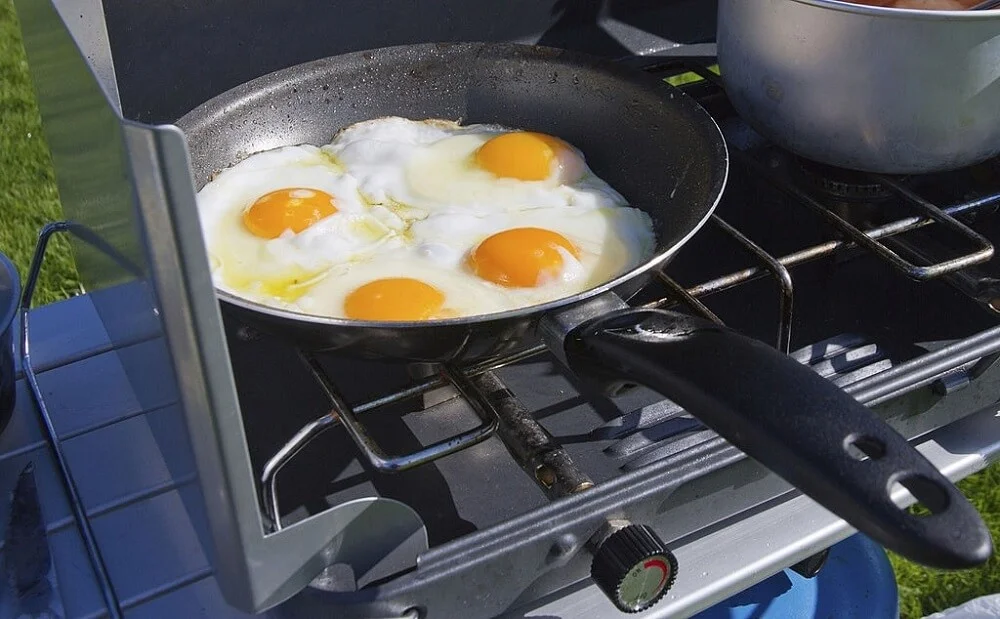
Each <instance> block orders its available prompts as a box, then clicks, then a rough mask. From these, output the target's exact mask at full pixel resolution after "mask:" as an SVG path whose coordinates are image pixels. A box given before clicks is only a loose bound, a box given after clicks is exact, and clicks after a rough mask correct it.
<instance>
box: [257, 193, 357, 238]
mask: <svg viewBox="0 0 1000 619" xmlns="http://www.w3.org/2000/svg"><path fill="white" fill-rule="evenodd" d="M336 212H337V207H336V206H335V205H334V202H333V196H331V195H330V194H328V193H326V192H325V191H319V190H318V189H305V188H301V187H290V188H288V189H279V190H277V191H272V192H271V193H268V194H264V195H263V196H261V197H259V198H257V201H256V202H254V203H253V204H251V205H250V206H249V207H248V208H247V209H246V210H245V211H243V225H245V226H246V227H247V229H248V230H250V232H251V233H253V234H254V236H259V237H261V238H265V239H274V238H277V237H279V236H281V233H282V232H284V231H285V230H291V231H292V232H294V233H296V234H298V233H299V232H302V231H303V230H305V229H306V228H308V227H309V226H311V225H313V224H314V223H316V222H317V221H319V220H321V219H324V218H326V217H329V216H330V215H333V214H334V213H336Z"/></svg>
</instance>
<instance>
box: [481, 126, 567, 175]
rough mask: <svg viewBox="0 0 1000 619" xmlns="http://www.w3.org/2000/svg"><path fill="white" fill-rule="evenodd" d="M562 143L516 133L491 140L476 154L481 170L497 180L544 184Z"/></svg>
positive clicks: (530, 134)
mask: <svg viewBox="0 0 1000 619" xmlns="http://www.w3.org/2000/svg"><path fill="white" fill-rule="evenodd" d="M563 148H564V147H563V145H562V143H561V142H560V141H559V140H558V139H557V138H554V137H552V136H550V135H545V134H544V133H534V132H531V131H514V132H511V133H503V134H500V135H498V136H496V137H495V138H490V140H489V141H487V142H486V143H485V144H483V145H482V146H480V147H479V150H477V151H476V163H477V164H478V165H479V167H481V168H483V169H485V170H488V171H490V172H492V173H493V174H495V175H497V176H502V177H506V178H517V179H520V180H522V181H540V180H545V179H546V178H548V177H549V176H550V175H551V174H552V168H553V167H554V166H553V164H554V163H555V162H556V161H557V160H558V157H559V151H560V150H562V149H563Z"/></svg>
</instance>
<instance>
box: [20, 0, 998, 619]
mask: <svg viewBox="0 0 1000 619" xmlns="http://www.w3.org/2000/svg"><path fill="white" fill-rule="evenodd" d="M39 1H43V2H44V1H47V0H39ZM59 214H60V208H59V198H58V194H57V192H56V187H55V179H54V177H53V173H52V166H51V161H50V157H49V152H48V149H47V147H46V145H45V141H44V140H43V139H42V134H41V127H40V120H39V117H38V110H37V108H36V106H35V97H34V93H33V91H32V86H31V81H30V79H29V77H28V73H27V63H26V61H25V57H24V50H23V49H22V47H21V41H20V32H19V30H18V27H17V20H16V17H15V15H14V10H13V7H12V5H11V0H0V251H3V252H4V253H5V254H7V255H8V256H10V257H11V258H12V259H13V261H14V262H15V264H17V265H18V267H19V268H20V269H21V272H22V273H24V272H25V271H26V270H27V266H28V263H29V261H30V259H31V251H32V248H33V247H34V244H35V236H36V234H37V233H38V229H39V228H40V227H41V226H42V224H43V223H44V222H46V221H51V220H53V219H58V218H59ZM50 252H51V254H50V255H49V256H48V257H47V259H46V262H45V267H46V268H45V271H44V273H43V276H42V279H41V282H40V285H39V289H38V292H37V293H36V299H37V300H38V302H39V303H46V302H51V301H55V300H58V299H61V298H65V297H66V296H69V295H72V294H74V293H75V292H76V291H78V290H79V285H78V283H77V276H76V269H75V267H74V266H73V260H72V257H71V255H70V252H69V247H68V245H67V244H66V242H65V241H64V240H63V239H56V243H55V246H54V247H52V248H51V249H50ZM960 487H961V488H962V490H963V491H964V492H965V493H966V494H967V495H968V496H970V497H972V498H973V500H974V501H975V503H976V505H977V506H978V508H979V510H980V512H981V513H983V514H984V515H985V516H986V518H987V521H988V522H989V525H990V527H991V529H992V531H993V535H994V537H995V538H996V539H997V540H998V542H1000V535H998V534H1000V466H994V467H993V468H991V469H990V470H988V471H986V472H984V473H981V474H979V475H975V476H973V477H970V478H969V479H966V480H965V481H963V482H962V483H961V484H960ZM892 559H893V565H894V566H895V569H896V574H897V576H898V580H899V589H900V598H901V600H900V602H901V605H902V610H903V616H904V617H913V618H916V617H921V616H923V615H925V614H928V613H931V612H935V611H938V610H941V609H944V608H948V607H950V606H954V605H956V604H959V603H961V602H963V601H965V600H968V599H971V598H973V597H976V596H979V595H984V594H987V593H993V592H997V591H1000V569H998V561H997V559H996V558H994V559H993V560H991V561H990V562H989V564H988V565H987V566H986V567H984V568H982V569H979V570H971V571H963V572H954V573H944V572H940V571H935V570H928V569H925V568H922V567H920V566H916V565H913V564H912V563H909V562H907V561H904V560H902V559H899V558H897V557H892Z"/></svg>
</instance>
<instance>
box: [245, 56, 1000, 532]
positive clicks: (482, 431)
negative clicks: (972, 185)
mask: <svg viewBox="0 0 1000 619" xmlns="http://www.w3.org/2000/svg"><path fill="white" fill-rule="evenodd" d="M681 65H682V66H683V67H685V68H686V69H687V70H690V71H693V72H695V73H697V74H698V75H700V76H701V77H702V78H704V79H705V80H706V81H708V82H710V83H711V84H713V85H714V86H715V87H717V88H718V89H719V90H720V91H721V88H722V86H721V83H720V80H719V78H718V76H717V75H716V74H715V73H713V72H711V71H709V70H708V69H707V68H705V67H703V66H701V65H697V64H693V63H681ZM675 66H676V65H675ZM663 69H664V67H663V66H662V65H661V66H660V67H657V69H656V70H660V71H662V70H663ZM732 150H733V152H734V153H735V154H736V156H737V157H738V158H739V159H741V160H745V161H747V162H748V163H749V164H750V165H751V166H755V168H758V169H761V171H762V172H763V174H764V175H766V178H767V179H768V180H769V181H770V182H772V183H773V184H774V185H775V186H777V187H779V188H780V189H782V190H784V191H786V192H788V193H790V194H791V195H792V196H793V197H794V198H796V199H798V200H800V201H801V202H804V203H805V204H806V206H809V207H811V208H813V210H816V211H817V212H818V213H819V214H820V215H822V216H823V218H824V219H825V220H826V221H827V222H828V223H829V224H830V225H831V226H832V227H834V228H835V229H838V230H840V231H842V232H843V233H845V234H846V235H847V237H848V238H847V239H844V240H834V241H828V242H825V243H820V244H817V245H813V246H810V247H806V248H803V249H801V250H799V251H796V252H794V253H791V254H788V255H785V256H782V257H780V258H778V257H774V256H772V255H771V254H769V253H768V252H767V251H765V250H764V249H763V248H762V247H760V246H759V245H757V244H756V243H755V242H754V241H752V240H751V239H750V238H749V237H747V236H746V235H745V234H743V233H742V232H741V231H740V230H738V229H737V228H735V227H734V226H732V225H731V224H729V223H727V222H726V221H725V220H723V219H721V218H720V217H718V216H713V223H714V224H715V225H716V226H717V227H718V228H719V229H720V230H721V231H723V232H724V233H725V234H726V235H727V236H730V237H731V238H733V239H734V240H735V241H736V242H737V243H738V244H739V245H741V246H742V247H743V248H744V249H745V250H746V251H747V253H748V254H749V255H750V256H751V257H752V258H754V259H755V261H756V262H757V263H758V264H757V265H753V266H750V267H747V268H745V269H742V270H739V271H735V272H732V273H729V274H727V275H723V276H721V277H718V278H715V279H713V280H710V281H707V282H703V283H701V284H698V285H696V286H694V287H692V288H688V289H686V290H685V289H684V288H683V287H682V286H680V284H678V283H677V282H676V281H675V280H673V279H672V278H670V277H669V276H668V275H666V274H665V273H658V278H657V280H656V281H657V282H658V283H659V284H660V285H662V286H663V287H664V288H665V289H666V293H667V295H668V296H667V297H665V298H663V299H661V300H659V301H657V302H655V303H652V304H650V305H651V306H654V307H672V306H675V305H677V304H680V303H683V304H685V305H686V306H688V307H689V308H691V309H692V310H693V311H694V312H696V313H698V314H700V315H702V316H705V317H706V318H708V319H709V320H712V321H714V322H716V323H718V324H723V321H722V320H721V319H720V318H719V317H718V316H717V315H716V314H715V313H714V312H712V311H711V310H710V309H709V308H708V307H707V306H705V304H704V303H702V301H701V299H702V298H704V297H707V296H709V295H711V294H714V293H717V292H721V291H724V290H728V289H730V288H733V287H735V286H738V285H741V284H744V283H747V282H750V281H754V280H757V279H760V278H761V277H764V276H767V275H770V276H773V277H774V278H775V281H776V282H777V284H778V292H779V299H778V303H779V319H778V328H777V331H778V335H777V347H778V349H779V350H782V351H784V352H788V350H789V346H790V343H791V325H792V316H793V314H792V310H793V305H794V303H793V302H794V285H793V280H792V276H791V272H790V268H791V267H794V266H797V265H800V264H804V263H807V262H810V261H813V260H816V259H819V258H823V257H827V256H831V255H833V254H835V253H836V252H838V251H843V250H848V249H850V248H853V247H856V246H862V247H865V248H868V249H870V250H871V251H872V252H873V253H874V254H875V255H877V256H880V257H882V258H883V259H886V260H887V261H889V262H890V263H892V264H894V265H895V266H897V267H899V268H901V269H902V270H903V271H904V272H906V273H908V274H910V275H911V276H913V277H916V278H917V279H928V278H931V277H937V276H940V275H943V274H946V273H952V272H954V271H956V270H958V269H961V268H963V267H965V266H968V265H970V264H976V263H979V262H983V261H985V260H988V259H989V258H990V256H991V255H992V253H993V247H992V245H991V244H990V243H989V241H987V240H986V239H985V238H984V237H982V236H981V235H979V234H978V233H976V232H974V231H972V230H971V229H969V228H968V227H966V226H965V225H964V224H962V223H960V222H958V221H957V220H956V219H955V216H958V215H962V214H970V213H973V212H977V211H980V210H986V209H988V208H993V207H998V206H1000V192H997V193H996V194H992V195H989V196H984V197H980V198H976V199H973V200H969V201H966V202H961V203H958V204H954V205H952V206H949V207H946V208H943V209H942V208H938V207H936V206H934V205H933V204H931V203H930V202H928V201H927V200H924V199H923V198H921V197H920V196H918V195H916V194H914V193H913V192H912V191H910V190H909V189H908V188H907V187H905V186H903V185H901V184H899V183H897V182H896V181H893V180H891V179H889V180H888V181H885V180H883V179H881V178H879V179H877V180H879V181H880V182H885V184H886V186H888V187H890V189H891V190H892V191H894V192H896V193H897V194H898V195H900V196H901V197H902V198H903V199H904V201H906V202H907V203H908V204H910V205H911V206H913V207H914V208H916V209H917V210H918V211H919V213H920V215H918V216H911V217H905V218H902V219H899V220H897V221H894V222H891V223H888V224H885V225H882V226H879V227H877V228H873V229H870V230H865V231H862V230H860V229H858V228H857V227H855V226H854V225H853V224H851V223H849V222H847V221H846V220H843V219H841V218H840V217H838V216H837V215H835V214H834V213H832V212H831V211H829V210H828V209H826V208H825V207H824V206H822V204H820V203H819V202H817V201H816V200H814V199H813V198H812V197H811V196H809V195H808V194H807V193H806V192H805V191H803V190H802V189H800V188H798V187H796V186H795V185H793V184H792V183H790V182H787V181H785V180H784V179H781V178H778V177H776V176H775V175H774V174H773V173H771V172H770V171H769V170H767V169H766V168H764V166H762V165H761V164H759V163H758V162H756V161H754V160H753V158H752V157H750V156H749V155H748V154H747V153H743V152H741V151H739V150H737V149H732ZM934 223H938V224H941V225H942V226H943V227H946V228H950V229H952V230H953V231H955V232H957V233H958V234H960V235H962V236H964V237H965V238H967V239H969V240H971V241H972V242H973V243H975V244H977V249H976V251H975V252H973V253H972V254H968V255H965V256H962V257H959V258H955V259H952V260H948V261H946V262H943V263H939V264H935V265H921V266H918V265H913V264H911V263H909V262H906V261H905V260H903V259H902V258H900V257H899V256H898V255H897V254H896V253H895V252H893V251H891V250H889V249H888V248H887V247H885V246H884V245H883V244H881V243H878V240H879V239H882V238H886V237H890V236H894V235H898V234H902V233H905V232H909V231H912V230H916V229H919V228H923V227H925V226H929V225H931V224H934ZM545 350H546V347H545V346H542V345H539V346H534V347H531V348H528V349H525V350H522V351H520V352H517V353H514V354H511V355H507V356H503V357H498V358H495V359H490V360H487V361H482V362H479V363H476V364H473V365H471V366H469V367H466V368H445V369H444V370H443V371H442V372H441V373H439V374H438V375H437V376H433V377H429V378H426V379H423V380H419V381H417V382H415V383H413V384H412V385H410V386H408V387H406V388H404V389H400V390H398V391H395V392H392V393H389V394H386V395H384V396H381V397H379V398H376V399H373V400H370V401H367V402H363V403H361V404H358V405H356V406H354V407H351V406H349V405H348V404H347V403H346V402H344V401H343V399H342V398H341V397H340V396H339V395H338V392H337V390H336V387H335V385H334V383H333V381H332V380H330V378H329V377H328V376H326V374H325V372H324V371H323V370H322V369H321V368H320V367H319V364H318V363H316V362H315V360H309V359H307V362H308V365H309V366H310V369H311V370H312V371H313V373H314V374H315V375H316V378H317V380H319V381H320V383H321V384H323V385H324V389H326V391H327V394H328V395H329V396H330V399H331V403H332V405H333V410H331V412H330V413H328V414H326V415H324V416H322V417H320V418H318V419H316V420H314V421H312V422H310V423H308V424H306V425H305V426H303V427H302V429H300V430H299V431H298V432H297V433H296V434H295V435H294V436H293V437H292V438H291V439H290V440H289V441H288V442H287V443H286V444H285V445H283V446H282V448H281V449H279V450H278V451H277V452H276V453H275V455H274V456H272V457H271V458H270V459H269V460H268V461H267V463H266V464H265V466H264V471H263V474H262V478H261V481H262V485H263V494H264V506H265V509H266V510H267V511H268V512H269V514H268V515H269V516H270V518H271V521H272V522H273V523H274V526H275V528H276V529H280V528H281V525H280V514H281V511H280V505H279V504H278V498H277V494H278V493H277V474H278V472H279V471H280V470H281V468H282V467H283V466H284V465H285V464H287V463H288V462H289V461H290V460H291V459H292V458H294V457H295V455H296V454H297V453H298V452H299V451H301V450H302V449H303V448H304V447H305V446H306V445H307V444H308V443H309V442H310V441H312V440H313V439H314V438H316V437H317V436H319V435H320V434H321V433H322V432H324V431H325V430H327V429H329V428H331V427H334V426H336V425H338V424H340V423H341V422H343V424H344V425H345V430H346V431H347V432H348V434H349V435H350V436H351V438H352V439H353V440H354V442H355V443H356V444H357V445H358V448H359V450H360V451H361V453H362V454H363V455H364V456H365V457H366V458H367V459H368V461H369V462H370V463H372V464H373V466H375V468H377V469H380V470H387V471H389V470H399V469H400V467H401V466H402V467H405V468H409V467H412V466H417V465H419V464H422V463H426V462H430V461H432V460H434V459H437V458H439V457H442V456H444V455H447V454H450V453H454V452H455V451H458V450H460V449H463V448H464V447H467V446H469V445H471V444H474V443H476V442H479V441H481V440H483V439H485V438H486V437H487V436H489V435H490V434H492V433H493V431H495V430H496V423H497V422H496V417H495V415H492V414H489V413H488V412H487V411H485V410H484V406H483V404H482V401H481V399H482V398H484V397H485V396H484V394H482V393H480V392H479V391H480V390H479V389H478V388H477V387H476V386H475V384H476V381H475V380H474V379H475V378H476V377H478V376H481V375H483V374H485V373H487V372H492V371H493V370H497V369H500V368H502V367H504V366H507V365H511V364H514V363H518V362H520V361H524V360H527V359H530V358H532V357H535V356H536V355H538V354H541V353H542V352H544V351H545ZM449 375H450V376H451V379H449ZM455 377H459V378H458V379H457V380H456V379H455ZM492 380H497V379H496V378H495V377H492ZM497 382H499V381H498V380H497ZM449 384H450V385H451V386H453V387H455V388H456V389H458V391H459V393H460V394H461V395H462V396H463V397H464V399H465V400H466V401H468V402H469V403H470V405H471V406H473V408H474V410H476V412H477V414H479V415H480V416H481V417H482V418H483V419H484V425H483V426H480V428H477V429H476V430H473V431H471V432H470V433H467V434H469V436H468V437H465V435H462V436H463V437H464V438H465V440H463V441H460V444H456V443H454V442H453V441H454V440H455V439H448V440H446V441H442V442H441V443H438V444H436V445H432V446H430V447H427V448H424V449H423V450H420V451H419V452H416V453H415V454H407V455H404V456H397V457H396V458H395V459H389V460H388V461H387V460H386V458H385V457H384V452H382V451H381V449H380V448H378V446H377V445H376V444H375V443H374V441H372V440H371V438H370V437H368V436H367V433H366V432H365V431H364V426H363V425H362V424H361V423H360V422H359V421H358V419H357V415H360V414H363V413H366V412H370V411H372V410H375V409H377V408H381V407H383V406H387V405H390V404H394V403H397V402H400V401H403V400H406V399H410V398H416V397H418V396H421V395H423V394H424V393H427V392H428V391H431V390H434V389H438V388H440V387H444V386H447V385H449ZM491 384H492V383H491ZM463 386H464V387H465V389H462V387H463ZM470 390H474V391H470ZM486 408H488V407H486ZM490 417H492V420H490V419H489V418H490Z"/></svg>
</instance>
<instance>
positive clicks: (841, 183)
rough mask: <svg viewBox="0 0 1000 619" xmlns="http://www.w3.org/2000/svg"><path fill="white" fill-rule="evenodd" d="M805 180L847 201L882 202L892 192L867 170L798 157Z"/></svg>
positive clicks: (799, 168) (820, 189) (812, 185)
mask: <svg viewBox="0 0 1000 619" xmlns="http://www.w3.org/2000/svg"><path fill="white" fill-rule="evenodd" d="M796 161H797V162H798V166H797V168H798V170H799V171H800V172H801V177H802V178H803V180H804V181H805V182H806V183H807V184H809V185H810V186H811V187H814V188H815V189H818V190H819V191H822V192H823V193H825V194H827V195H828V196H830V197H831V198H836V199H838V200H844V201H847V202H881V201H882V200H886V199H888V198H889V197H890V196H891V195H892V194H891V192H890V191H889V189H888V188H887V187H885V186H884V185H882V184H881V183H879V182H877V181H875V180H874V179H873V178H872V177H871V176H869V175H868V174H866V173H865V172H858V171H855V170H848V169H845V168H838V167H834V166H830V165H826V164H822V163H817V162H815V161H810V160H808V159H803V158H801V157H796Z"/></svg>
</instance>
